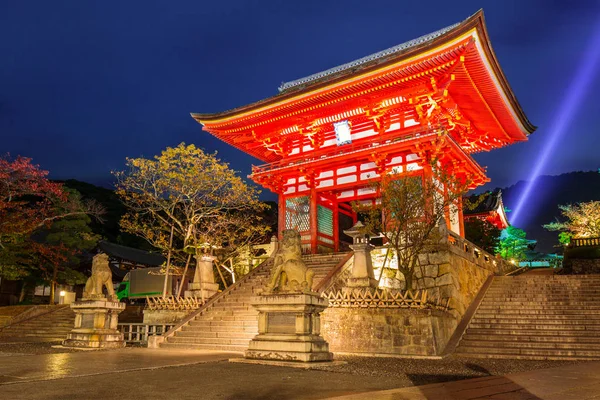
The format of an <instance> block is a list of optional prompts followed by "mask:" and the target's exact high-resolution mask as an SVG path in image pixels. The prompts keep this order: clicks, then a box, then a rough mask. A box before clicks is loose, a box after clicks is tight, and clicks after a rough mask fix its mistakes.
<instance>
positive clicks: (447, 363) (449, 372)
mask: <svg viewBox="0 0 600 400" xmlns="http://www.w3.org/2000/svg"><path fill="white" fill-rule="evenodd" d="M335 359H336V360H340V361H346V362H347V364H345V365H340V366H336V367H323V368H322V370H324V371H330V372H336V373H343V374H352V375H358V376H369V377H379V378H381V380H382V383H384V382H385V383H388V384H389V383H392V382H393V383H394V384H395V386H396V387H405V386H419V385H426V384H429V383H439V382H448V381H455V380H460V379H469V378H478V377H482V376H490V375H494V376H496V375H506V374H512V373H516V372H525V371H532V370H538V369H545V368H553V367H559V366H564V365H571V364H577V363H582V362H585V361H532V360H500V359H471V358H464V357H455V356H450V357H447V358H444V359H442V360H426V359H404V358H384V357H357V356H342V355H339V356H336V357H335ZM320 369H321V368H320Z"/></svg>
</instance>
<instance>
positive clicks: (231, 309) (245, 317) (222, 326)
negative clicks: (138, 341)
mask: <svg viewBox="0 0 600 400" xmlns="http://www.w3.org/2000/svg"><path fill="white" fill-rule="evenodd" d="M344 257H346V253H339V254H335V255H326V256H316V257H315V256H309V257H305V258H304V260H305V262H306V263H307V265H308V267H309V268H310V269H311V270H312V271H313V272H314V273H315V276H314V282H315V283H317V282H320V281H322V280H323V279H324V278H325V277H326V276H327V275H328V274H329V272H330V271H331V269H332V268H333V267H334V266H335V265H337V264H339V262H340V261H341V260H342V259H343V258H344ZM259 268H264V270H259V271H256V272H254V273H255V274H261V276H259V275H253V276H251V277H250V278H249V279H246V280H244V281H243V282H241V283H240V284H239V285H238V286H237V287H235V288H234V289H232V290H230V291H226V292H225V293H224V294H223V296H222V297H221V298H220V299H218V300H217V301H216V302H214V303H213V304H212V306H210V307H208V308H206V309H205V310H203V311H202V313H201V314H200V315H197V316H196V317H195V318H194V319H193V320H191V321H190V322H188V323H187V324H185V325H184V326H182V327H181V328H180V329H179V330H178V331H176V332H175V334H174V335H173V336H171V337H168V338H167V341H166V342H164V343H162V344H161V347H165V348H182V349H210V350H229V351H243V350H245V349H247V347H248V343H249V341H250V340H251V339H252V338H253V337H254V336H255V335H256V334H258V312H257V311H255V310H254V308H253V307H252V302H253V301H255V299H256V297H257V295H258V294H259V293H262V292H263V290H264V286H265V285H266V284H267V282H268V280H269V279H270V276H271V266H270V265H264V266H262V267H259Z"/></svg>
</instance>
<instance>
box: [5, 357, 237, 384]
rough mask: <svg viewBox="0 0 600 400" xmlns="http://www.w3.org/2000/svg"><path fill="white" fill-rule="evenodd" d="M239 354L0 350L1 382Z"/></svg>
mask: <svg viewBox="0 0 600 400" xmlns="http://www.w3.org/2000/svg"><path fill="white" fill-rule="evenodd" d="M231 357H239V353H225V352H219V351H202V352H200V351H189V350H188V351H183V350H180V351H169V352H166V351H160V350H150V349H145V348H127V349H122V350H119V351H96V350H92V351H82V352H76V353H55V354H41V355H26V354H6V353H0V384H6V383H19V382H31V381H40V380H52V379H60V378H74V377H82V376H91V375H102V374H113V373H118V372H124V371H141V370H149V369H156V368H163V367H175V366H183V365H190V364H198V363H205V362H215V361H223V360H227V359H229V358H231Z"/></svg>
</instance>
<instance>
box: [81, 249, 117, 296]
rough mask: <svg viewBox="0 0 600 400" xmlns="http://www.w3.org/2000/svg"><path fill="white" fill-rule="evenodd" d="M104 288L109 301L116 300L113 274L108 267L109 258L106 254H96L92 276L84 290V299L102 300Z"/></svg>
mask: <svg viewBox="0 0 600 400" xmlns="http://www.w3.org/2000/svg"><path fill="white" fill-rule="evenodd" d="M102 286H106V291H107V292H108V299H109V300H116V296H115V290H114V289H113V283H112V272H111V271H110V267H109V266H108V256H107V255H106V254H104V253H100V254H96V255H95V256H94V259H93V261H92V276H90V277H89V278H88V280H87V282H86V283H85V289H84V290H83V298H84V299H102V298H104V295H103V294H102Z"/></svg>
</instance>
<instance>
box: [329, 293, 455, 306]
mask: <svg viewBox="0 0 600 400" xmlns="http://www.w3.org/2000/svg"><path fill="white" fill-rule="evenodd" d="M322 296H323V297H325V298H327V300H328V301H329V307H333V308H416V309H425V308H437V309H447V307H448V301H445V302H438V301H431V300H430V299H428V297H427V290H416V291H412V290H406V291H399V290H385V289H375V290H368V289H362V290H336V291H330V292H326V293H323V294H322Z"/></svg>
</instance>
